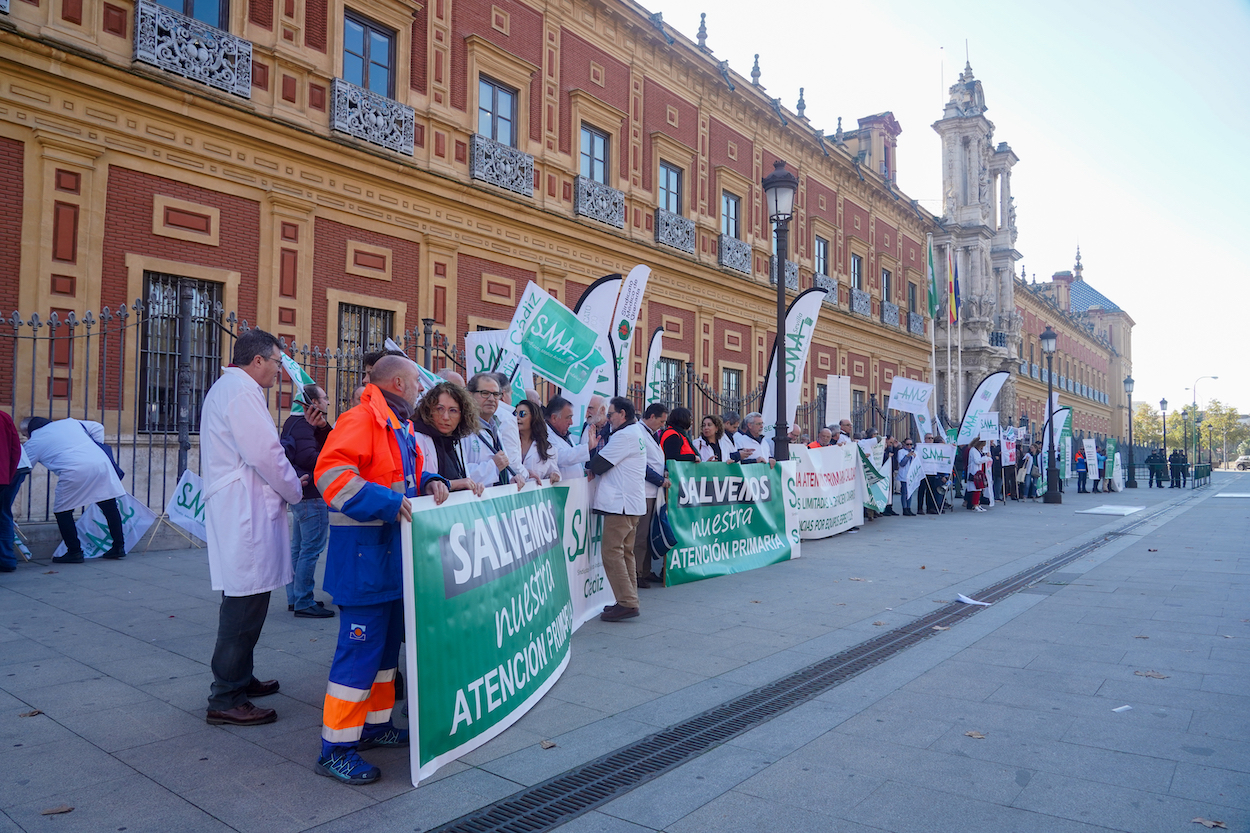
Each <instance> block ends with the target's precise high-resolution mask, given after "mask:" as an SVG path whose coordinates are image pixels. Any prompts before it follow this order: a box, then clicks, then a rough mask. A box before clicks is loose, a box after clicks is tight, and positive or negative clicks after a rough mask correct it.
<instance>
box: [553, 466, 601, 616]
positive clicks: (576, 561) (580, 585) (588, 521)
mask: <svg viewBox="0 0 1250 833" xmlns="http://www.w3.org/2000/svg"><path fill="white" fill-rule="evenodd" d="M554 488H556V489H560V490H563V491H564V493H565V498H564V539H563V540H564V555H565V564H566V565H567V568H568V574H569V594H570V595H571V596H572V601H573V630H577V629H578V628H580V627H581V626H582V625H584V624H585V623H586V622H588V621H590V620H591V619H594V618H595V617H596V616H598V615H599V614H600V613H602V612H603V609H604V608H605V607H607V606H608V605H614V604H616V596H614V595H612V586H611V585H609V584H608V582H607V574H606V573H604V571H603V548H602V543H603V515H596V514H593V513H592V512H591V511H590V482H589V481H588V480H586V478H584V477H570V478H568V479H565V480H561V481H560V482H559V483H558V484H557V485H556V486H555V487H554Z"/></svg>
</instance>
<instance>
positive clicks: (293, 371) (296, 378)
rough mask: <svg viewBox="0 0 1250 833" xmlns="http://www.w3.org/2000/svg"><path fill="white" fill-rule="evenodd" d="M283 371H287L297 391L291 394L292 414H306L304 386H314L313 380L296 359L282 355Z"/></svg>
mask: <svg viewBox="0 0 1250 833" xmlns="http://www.w3.org/2000/svg"><path fill="white" fill-rule="evenodd" d="M282 369H283V370H285V371H286V375H287V376H290V377H291V384H292V385H293V386H294V387H295V390H294V391H293V392H292V393H291V413H293V414H302V413H304V404H305V403H304V385H311V384H313V378H312V377H311V376H309V375H308V374H307V373H305V372H304V368H302V367H300V366H299V364H298V363H297V362H296V361H295V359H293V358H291V357H290V356H288V355H287V354H286V353H283V354H282Z"/></svg>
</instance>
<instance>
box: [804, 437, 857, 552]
mask: <svg viewBox="0 0 1250 833" xmlns="http://www.w3.org/2000/svg"><path fill="white" fill-rule="evenodd" d="M791 453H792V454H793V456H794V458H795V459H796V460H797V461H798V471H797V473H796V474H795V486H796V488H795V492H794V495H793V496H787V500H792V501H793V502H794V504H795V505H794V507H793V508H794V509H795V510H796V511H797V512H798V521H799V537H800V538H802V539H803V540H805V541H806V540H809V539H813V538H828V537H829V536H831V535H837V534H838V533H839V532H846V531H847V530H848V529H851V528H852V527H856V526H863V525H864V504H863V502H862V501H860V500H859V499H858V497H857V495H858V492H859V490H858V489H857V488H856V478H857V477H858V476H859V465H858V461H859V455H858V453H857V452H856V446H855V445H853V444H851V443H846V444H844V445H829V446H825V447H823V448H802V447H795V448H794V449H793V450H792V452H791Z"/></svg>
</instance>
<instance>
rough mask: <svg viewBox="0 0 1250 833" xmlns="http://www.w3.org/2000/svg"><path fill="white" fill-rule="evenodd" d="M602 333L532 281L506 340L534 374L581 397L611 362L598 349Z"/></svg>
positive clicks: (518, 306) (517, 309) (507, 344)
mask: <svg viewBox="0 0 1250 833" xmlns="http://www.w3.org/2000/svg"><path fill="white" fill-rule="evenodd" d="M597 339H598V333H596V332H595V331H594V330H592V329H591V328H590V327H588V326H586V325H585V324H583V323H582V322H581V320H580V319H578V317H577V316H576V315H575V314H574V313H573V311H572V310H571V309H569V308H568V307H566V306H565V305H564V304H562V303H560V302H559V301H557V300H556V299H555V298H553V297H551V296H550V295H548V294H547V293H546V292H544V291H543V290H542V288H541V287H540V286H538V284H536V283H534V282H533V281H530V283H529V285H528V286H527V287H526V288H525V293H524V294H523V295H522V296H521V302H520V303H519V304H517V308H516V312H515V313H513V316H512V323H511V324H509V326H508V330H507V335H506V336H505V337H504V344H505V347H506V348H507V349H509V350H516V351H519V352H520V354H521V355H522V356H524V357H525V358H527V359H529V360H530V362H531V363H533V366H534V372H535V373H537V374H538V375H539V376H542V377H543V378H544V379H547V380H548V381H551V382H554V383H555V384H557V385H560V386H561V387H563V388H567V389H568V390H570V391H572V392H573V393H580V392H581V390H582V388H584V387H586V383H587V382H588V381H590V376H591V374H592V373H593V372H594V371H595V370H596V369H597V368H598V367H599V365H601V364H603V363H604V362H606V361H607V359H606V358H604V356H603V355H602V354H601V353H600V352H599V351H598V349H596V347H595V342H596V340H597Z"/></svg>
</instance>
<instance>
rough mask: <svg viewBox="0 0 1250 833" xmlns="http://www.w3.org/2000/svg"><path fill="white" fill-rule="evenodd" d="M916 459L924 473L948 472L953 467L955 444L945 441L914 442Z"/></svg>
mask: <svg viewBox="0 0 1250 833" xmlns="http://www.w3.org/2000/svg"><path fill="white" fill-rule="evenodd" d="M916 460H917V461H919V463H920V467H921V468H922V469H924V473H925V474H950V473H951V470H952V469H954V468H955V446H953V445H947V444H946V443H916ZM913 465H914V464H913Z"/></svg>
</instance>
